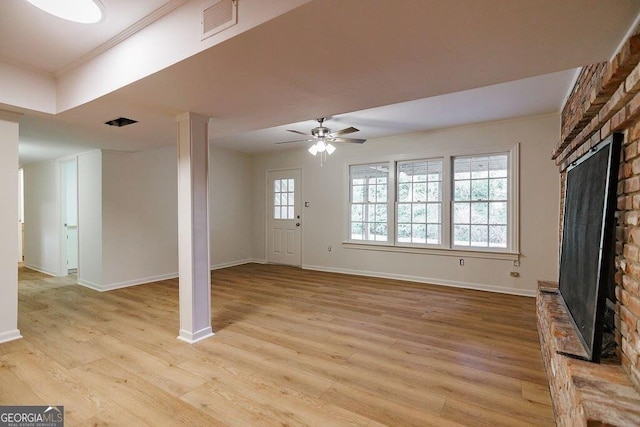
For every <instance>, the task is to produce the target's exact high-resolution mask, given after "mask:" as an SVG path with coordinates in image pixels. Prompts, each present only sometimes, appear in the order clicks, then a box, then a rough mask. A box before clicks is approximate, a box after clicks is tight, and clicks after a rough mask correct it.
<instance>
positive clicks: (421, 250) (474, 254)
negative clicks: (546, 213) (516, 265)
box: [343, 143, 520, 261]
mask: <svg viewBox="0 0 640 427" xmlns="http://www.w3.org/2000/svg"><path fill="white" fill-rule="evenodd" d="M495 154H507V155H508V162H509V166H508V190H507V191H508V200H509V202H508V207H507V209H508V212H507V216H508V226H507V248H505V249H501V248H492V247H489V248H483V247H459V246H453V244H452V243H453V242H452V239H453V236H452V233H453V216H452V209H453V197H452V186H453V171H452V168H453V165H452V164H453V158H454V157H462V156H488V155H495ZM437 158H441V159H442V162H443V163H442V168H443V169H442V172H443V179H442V244H441V245H426V244H425V245H421V244H409V243H398V242H396V228H397V216H396V203H397V197H396V191H397V182H396V180H397V172H396V165H397V163H398V162H406V161H412V160H428V159H437ZM385 162H388V164H389V180H388V189H387V196H388V206H387V218H388V219H387V220H388V224H389V226H388V227H387V229H388V230H389V241H388V242H375V241H364V240H351V239H350V235H351V234H350V231H351V228H350V226H351V224H350V223H351V212H350V210H349V209H350V192H351V181H350V175H349V167H350V166H356V165H366V164H374V163H385ZM345 182H346V183H347V185H345V186H344V187H345V188H344V190H345V193H344V202H343V206H344V209H345V222H344V233H343V235H344V236H345V240H344V241H343V247H344V248H346V249H361V250H362V249H364V250H373V251H386V252H402V253H418V254H432V255H443V256H454V257H470V258H488V259H501V260H512V261H519V259H520V220H519V218H520V194H519V189H520V144H519V143H518V144H515V145H512V146H494V147H484V148H477V149H465V150H457V151H454V152H430V153H424V152H423V153H414V154H408V155H396V156H387V157H384V158H379V157H378V158H373V159H367V161H363V159H358V161H354V162H349V161H347V162H345Z"/></svg>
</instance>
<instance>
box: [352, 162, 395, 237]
mask: <svg viewBox="0 0 640 427" xmlns="http://www.w3.org/2000/svg"><path fill="white" fill-rule="evenodd" d="M349 180H350V182H351V185H350V187H351V191H350V197H349V199H350V203H349V205H350V221H349V222H350V237H351V240H373V241H379V242H386V241H388V234H389V233H388V230H389V227H388V223H389V218H388V215H387V205H388V198H387V196H388V194H387V186H388V181H389V165H388V164H387V163H381V164H371V165H357V166H351V167H350V168H349Z"/></svg>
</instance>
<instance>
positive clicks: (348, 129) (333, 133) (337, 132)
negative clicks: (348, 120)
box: [329, 126, 360, 137]
mask: <svg viewBox="0 0 640 427" xmlns="http://www.w3.org/2000/svg"><path fill="white" fill-rule="evenodd" d="M359 130H360V129H356V128H354V127H353V126H351V127H348V128H345V129H342V130H337V131H335V132H331V133H330V134H329V136H330V137H334V136H340V135H346V134H349V133H353V132H358V131H359Z"/></svg>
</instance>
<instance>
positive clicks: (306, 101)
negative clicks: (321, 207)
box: [0, 0, 640, 163]
mask: <svg viewBox="0 0 640 427" xmlns="http://www.w3.org/2000/svg"><path fill="white" fill-rule="evenodd" d="M191 1H200V0H191ZM243 1H245V0H240V3H239V4H240V7H241V9H240V12H242V4H243V3H242V2H243ZM23 3H26V2H25V1H24V0H2V2H0V61H2V60H3V59H4V60H5V61H6V62H10V63H13V64H27V65H28V66H29V67H31V68H36V69H40V70H42V71H43V72H49V73H58V74H59V73H64V71H65V68H66V67H69V64H74V63H75V62H77V61H78V58H81V57H82V56H84V55H86V54H87V52H89V51H91V49H93V48H95V47H97V46H98V45H99V44H101V43H104V42H105V38H106V39H107V40H108V39H109V38H110V37H113V36H115V35H116V34H117V32H118V31H119V30H117V29H116V27H115V26H113V27H110V30H109V31H111V32H109V31H107V30H104V31H103V30H100V31H97V30H96V31H95V33H93V32H94V30H92V29H91V28H89V27H86V28H85V27H83V28H81V29H75V28H74V31H73V39H78V38H79V39H83V43H80V44H78V45H76V44H73V43H71V44H70V42H69V39H68V37H67V35H66V32H67V27H66V26H65V25H67V24H64V25H63V24H62V23H60V22H58V23H56V25H57V27H56V30H55V31H51V30H50V29H49V28H48V27H46V25H48V24H47V22H45V21H47V20H51V19H55V18H49V17H38V18H37V19H38V21H37V25H33V26H32V25H31V23H33V22H34V21H35V20H36V16H35V15H36V13H40V12H38V11H36V10H32V9H33V8H32V7H31V6H30V5H28V4H26V5H25V4H23ZM102 3H103V4H104V6H105V8H106V9H107V16H108V17H109V16H110V15H111V16H113V21H116V20H117V19H116V18H117V17H118V16H126V17H127V20H126V22H125V18H124V17H123V18H118V19H122V21H119V22H121V27H128V26H129V25H130V24H131V22H136V21H138V20H140V19H141V15H142V14H144V13H149V11H153V10H156V9H157V8H158V7H160V6H162V5H163V4H164V5H165V7H167V3H172V2H163V1H159V0H158V1H135V2H130V1H123V0H102ZM133 4H135V5H136V7H135V10H134V12H129V11H126V8H131V7H132V5H133ZM141 5H145V6H146V8H147V9H144V8H143V7H142V6H141ZM168 6H175V4H173V5H172V4H169V5H168ZM639 11H640V2H639V1H637V0H608V1H607V2H602V1H600V0H563V1H557V0H536V1H532V0H473V1H465V0H402V1H394V0H367V1H363V0H313V1H310V2H309V3H307V4H304V5H302V6H300V7H298V8H296V9H294V10H292V11H290V12H288V13H286V14H284V15H281V16H279V17H277V18H275V19H273V20H271V21H268V22H266V23H265V24H262V25H260V26H258V27H256V28H254V29H251V30H249V31H247V32H244V33H242V34H240V35H238V36H236V37H233V38H231V39H229V40H227V41H225V42H223V43H220V44H218V45H216V46H213V47H211V48H209V49H207V50H205V51H203V52H201V53H199V54H196V55H194V56H192V57H190V58H188V59H186V60H184V61H181V62H179V63H177V64H175V65H173V66H170V67H168V68H166V69H164V70H161V71H159V72H157V73H155V74H153V75H151V76H148V77H145V78H143V79H141V80H138V81H136V82H134V83H131V84H129V85H127V86H125V87H123V88H121V89H118V90H115V91H113V92H111V93H109V94H107V95H105V96H102V97H100V98H98V99H95V100H93V101H90V102H88V103H86V104H84V105H81V106H79V107H76V108H73V109H71V110H68V111H65V112H63V113H60V114H58V115H55V116H50V115H45V114H36V113H29V112H27V113H28V114H27V115H25V117H23V119H22V120H21V126H20V138H21V145H20V154H21V161H22V162H23V163H26V162H30V161H37V160H41V159H43V158H46V157H48V156H49V157H50V156H51V155H52V154H50V153H48V148H56V151H55V152H54V153H53V155H56V156H57V155H61V153H70V152H73V151H78V150H83V149H87V148H92V147H99V148H105V149H115V150H143V149H148V148H155V147H162V146H168V145H172V144H174V143H175V132H176V131H175V127H176V124H175V116H176V115H177V114H179V113H181V112H183V111H194V112H197V113H200V114H205V115H208V116H210V117H212V121H211V124H210V138H211V139H212V141H213V143H214V144H217V145H221V146H226V147H229V148H232V149H237V150H241V151H246V152H261V151H266V150H275V149H285V148H291V145H289V144H284V145H276V144H275V142H278V141H287V140H291V139H296V137H295V135H293V134H291V133H289V132H286V129H297V130H300V131H305V132H307V131H309V129H310V128H311V127H313V126H314V125H315V122H314V121H313V119H315V118H317V117H322V116H327V117H331V119H330V120H328V121H327V123H326V124H327V126H328V127H330V128H332V129H334V130H335V129H340V128H343V127H347V126H355V127H357V128H359V129H360V130H361V131H360V132H359V133H357V134H354V135H353V136H354V137H362V138H374V137H378V136H388V135H392V134H399V133H407V132H415V131H421V130H430V129H436V128H442V127H450V126H458V125H463V124H469V123H476V122H482V121H488V120H502V119H508V118H513V117H521V116H527V115H533V114H544V113H553V112H558V111H559V109H560V107H561V105H562V102H563V100H564V97H565V95H566V93H567V91H568V90H569V88H570V86H571V84H572V80H573V77H574V75H575V68H576V67H579V66H582V65H586V64H590V63H594V62H600V61H604V60H608V59H610V58H611V56H612V55H613V54H614V53H615V50H616V48H617V47H618V45H619V43H620V41H621V40H622V39H623V38H624V36H625V34H626V33H627V31H628V29H629V28H630V26H631V25H632V23H633V22H634V19H635V17H636V16H637V15H638V12H639ZM242 16H243V15H242V13H239V19H242ZM40 19H41V20H42V21H40ZM108 19H109V18H108ZM9 23H10V25H6V26H5V24H9ZM99 25H101V24H99ZM45 27H46V28H45ZM25 28H30V29H31V31H29V32H28V33H27V34H28V36H25V35H24V34H22V33H25V31H24V29H25ZM594 29H597V30H594ZM76 30H77V31H76ZM84 31H86V34H85V33H83V32H84ZM97 33H100V34H97ZM16 38H18V40H20V42H19V47H17V46H13V44H14V43H13V42H12V41H13V40H16ZM23 39H25V40H23ZM43 40H46V43H44V42H43ZM92 40H93V41H92ZM10 45H11V46H10ZM43 46H46V47H45V48H43ZM150 48H151V49H161V48H162V47H161V46H150ZM5 108H6V106H5ZM9 108H10V106H9ZM118 116H126V117H131V118H133V119H136V120H139V123H137V124H135V125H132V126H129V127H126V128H108V127H107V126H105V125H104V124H103V123H104V121H106V120H109V119H113V118H115V117H118Z"/></svg>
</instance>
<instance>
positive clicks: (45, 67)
mask: <svg viewBox="0 0 640 427" xmlns="http://www.w3.org/2000/svg"><path fill="white" fill-rule="evenodd" d="M101 3H102V4H103V5H104V6H105V8H106V9H107V14H106V15H105V17H104V19H103V20H102V22H100V23H98V24H95V25H87V24H78V23H74V22H69V21H65V20H63V19H59V18H55V17H52V16H50V15H49V14H47V13H45V12H43V11H41V10H40V9H38V8H36V7H35V6H33V5H31V4H30V3H28V2H27V1H25V0H2V1H1V2H0V40H2V41H3V42H2V43H0V61H3V62H7V63H10V64H14V65H21V66H24V67H27V68H29V69H33V70H39V71H42V72H47V73H51V74H57V73H60V72H61V71H63V70H64V69H65V68H68V67H69V66H71V65H73V64H74V63H75V62H76V61H77V60H78V59H80V58H82V57H84V56H85V55H87V54H89V53H90V52H91V51H92V50H94V49H95V48H97V47H99V46H100V45H102V44H103V43H106V42H108V41H109V40H110V39H112V38H113V37H115V36H117V35H118V34H120V33H121V32H123V31H124V30H126V29H127V28H129V27H130V26H132V25H134V24H135V23H136V22H138V21H140V20H142V19H143V18H145V17H146V16H148V15H150V14H152V13H153V12H154V11H156V10H157V9H160V8H161V7H162V6H164V5H165V4H169V3H175V1H173V2H171V1H169V0H135V1H131V0H101ZM181 3H182V1H181Z"/></svg>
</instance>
